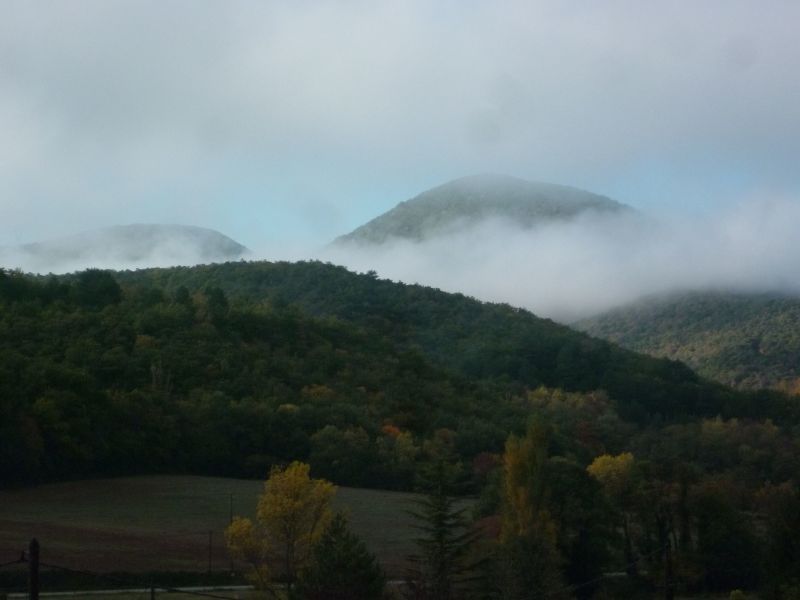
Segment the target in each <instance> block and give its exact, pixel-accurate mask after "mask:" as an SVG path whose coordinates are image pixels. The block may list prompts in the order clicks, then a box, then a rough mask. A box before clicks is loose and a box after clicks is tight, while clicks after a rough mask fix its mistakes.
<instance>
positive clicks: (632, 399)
mask: <svg viewBox="0 0 800 600" xmlns="http://www.w3.org/2000/svg"><path fill="white" fill-rule="evenodd" d="M118 276H119V278H120V280H121V281H123V282H131V283H142V282H148V283H150V284H154V285H156V286H162V287H164V288H166V290H167V291H170V290H175V289H177V288H178V287H180V286H185V287H187V288H189V289H204V288H205V287H206V286H214V287H219V288H220V289H222V290H224V291H225V293H226V294H227V295H228V298H229V299H230V300H231V301H235V300H237V299H238V300H242V301H246V302H267V303H270V304H271V305H273V306H276V305H283V304H286V303H288V304H290V305H294V306H295V307H297V308H298V309H299V310H302V311H303V312H305V313H309V314H311V315H315V316H320V317H334V318H336V319H337V320H340V321H346V322H348V323H351V324H352V325H355V326H356V327H359V328H361V329H364V330H367V331H369V332H370V333H371V334H372V335H377V336H380V337H381V338H383V339H386V340H387V341H390V342H391V343H392V344H394V345H396V346H398V347H401V348H409V349H413V350H415V351H417V352H418V353H417V354H415V356H417V357H420V356H421V357H424V358H425V359H427V360H429V361H432V362H433V363H435V364H437V365H439V366H441V367H444V368H446V369H448V370H451V371H455V372H458V373H459V374H461V375H462V376H465V377H468V378H470V379H473V380H475V379H478V380H482V381H485V382H487V383H488V382H491V384H492V385H501V386H502V387H503V388H504V389H505V390H508V388H509V386H512V389H513V387H514V386H515V387H516V389H520V388H522V387H528V388H532V387H538V386H540V385H544V386H547V387H553V388H563V389H565V390H572V391H593V390H598V389H602V390H605V391H606V392H607V393H608V394H609V395H610V396H611V397H612V398H613V399H614V400H615V401H616V402H617V406H618V411H619V413H620V415H621V416H623V417H624V418H626V419H630V420H636V421H638V422H646V421H648V420H650V419H652V418H654V417H656V418H663V419H682V418H687V417H691V416H715V415H717V414H721V415H724V416H751V417H756V418H758V417H763V416H771V417H773V418H776V419H778V418H780V419H786V418H792V419H797V418H798V417H800V415H798V414H797V407H795V406H787V405H786V404H785V402H784V400H783V398H782V397H781V396H779V395H778V396H775V395H770V394H758V395H751V396H748V395H745V394H740V393H736V392H733V391H731V390H729V389H727V388H725V387H723V386H721V385H718V384H715V383H712V382H709V381H706V380H703V379H702V378H700V377H698V376H697V375H696V374H695V373H693V372H692V371H691V370H690V369H688V368H687V367H686V366H685V365H683V364H681V363H678V362H675V361H671V360H667V359H655V358H649V357H646V356H643V355H641V354H637V353H635V352H631V351H628V350H624V349H622V348H619V347H618V346H615V345H613V344H610V343H608V342H605V341H602V340H598V339H594V338H591V337H589V336H587V335H584V334H581V333H578V332H576V331H573V330H572V329H569V328H568V327H565V326H562V325H558V324H556V323H554V322H552V321H550V320H547V319H539V318H537V317H535V316H534V315H532V314H531V313H529V312H527V311H525V310H521V309H518V308H513V307H511V306H507V305H500V304H488V303H482V302H478V301H476V300H474V299H472V298H468V297H465V296H463V295H460V294H447V293H444V292H441V291H439V290H435V289H432V288H426V287H422V286H416V285H404V284H399V283H393V282H391V281H387V280H380V279H376V278H375V277H372V276H369V275H356V274H354V273H351V272H349V271H347V270H346V269H344V268H343V267H336V266H333V265H330V264H322V263H314V262H311V263H268V262H258V263H229V264H225V265H207V266H200V267H192V268H172V269H150V270H143V271H136V272H126V273H120V274H119V275H118ZM420 353H421V354H420ZM498 443H502V438H501V440H499V441H498Z"/></svg>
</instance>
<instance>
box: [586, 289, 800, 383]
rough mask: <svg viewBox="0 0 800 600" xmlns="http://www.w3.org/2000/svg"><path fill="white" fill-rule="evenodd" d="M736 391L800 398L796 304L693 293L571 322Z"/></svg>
mask: <svg viewBox="0 0 800 600" xmlns="http://www.w3.org/2000/svg"><path fill="white" fill-rule="evenodd" d="M576 326H577V327H579V328H580V329H582V330H584V331H586V332H588V333H590V334H591V335H594V336H597V337H601V338H605V339H608V340H610V341H613V342H615V343H618V344H620V345H622V346H625V347H626V348H630V349H631V350H635V351H637V352H646V353H647V354H650V355H652V356H658V357H665V358H670V359H674V360H680V361H683V362H685V363H686V364H688V365H689V366H691V367H692V368H693V369H696V370H697V372H698V373H700V374H702V375H704V376H706V377H709V378H712V379H715V380H717V381H720V382H722V383H725V384H727V385H733V386H737V387H742V388H759V387H777V388H782V389H788V390H793V391H796V392H800V298H798V297H792V296H787V295H783V294H767V293H762V294H744V293H725V292H702V293H701V292H694V293H684V294H679V295H671V296H666V297H655V298H648V299H644V300H640V301H639V302H636V303H634V304H632V305H629V306H624V307H619V308H616V309H614V310H612V311H609V312H607V313H604V314H602V315H599V316H597V317H594V318H591V319H587V320H584V321H581V322H579V323H577V324H576Z"/></svg>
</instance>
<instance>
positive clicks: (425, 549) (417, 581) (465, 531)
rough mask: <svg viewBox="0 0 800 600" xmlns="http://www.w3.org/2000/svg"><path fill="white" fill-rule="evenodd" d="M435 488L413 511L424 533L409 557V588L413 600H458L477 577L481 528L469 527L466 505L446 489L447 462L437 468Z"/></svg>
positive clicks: (407, 582)
mask: <svg viewBox="0 0 800 600" xmlns="http://www.w3.org/2000/svg"><path fill="white" fill-rule="evenodd" d="M436 479H437V481H436V483H435V486H434V489H433V491H432V492H431V493H430V494H428V495H427V496H426V497H425V498H423V499H421V500H419V501H418V503H417V504H418V510H417V511H413V512H412V513H411V515H412V516H414V517H415V518H416V519H417V521H418V522H419V525H417V526H416V527H417V529H419V530H420V531H421V532H422V533H423V534H424V535H423V537H420V538H418V539H416V540H415V543H416V545H417V548H418V550H419V552H418V553H417V554H414V555H412V556H409V557H408V560H409V562H410V563H411V565H412V566H411V569H410V570H409V572H408V574H407V577H406V592H407V596H408V597H409V598H413V599H414V600H455V599H457V598H466V597H468V596H469V591H470V589H471V588H473V587H474V586H475V584H476V583H477V582H476V579H477V575H476V572H477V568H478V566H479V561H476V560H475V558H474V556H473V554H474V548H475V544H476V542H477V541H478V538H479V537H480V532H479V531H477V530H476V529H474V528H472V527H470V525H469V522H468V520H467V517H466V512H467V508H458V506H457V502H456V500H455V499H454V498H453V497H452V496H449V495H448V494H447V493H446V489H445V488H446V484H445V469H444V465H443V464H440V465H438V468H437V469H436Z"/></svg>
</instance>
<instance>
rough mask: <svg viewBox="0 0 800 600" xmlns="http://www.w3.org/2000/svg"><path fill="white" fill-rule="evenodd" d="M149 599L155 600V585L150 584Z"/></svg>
mask: <svg viewBox="0 0 800 600" xmlns="http://www.w3.org/2000/svg"><path fill="white" fill-rule="evenodd" d="M150 600H156V588H155V586H150Z"/></svg>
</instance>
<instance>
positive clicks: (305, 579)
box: [292, 513, 386, 600]
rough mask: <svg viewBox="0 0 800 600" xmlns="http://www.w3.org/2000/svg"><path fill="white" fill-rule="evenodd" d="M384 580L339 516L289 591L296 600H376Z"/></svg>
mask: <svg viewBox="0 0 800 600" xmlns="http://www.w3.org/2000/svg"><path fill="white" fill-rule="evenodd" d="M385 586H386V577H385V576H384V574H383V571H382V570H381V567H380V565H379V564H378V561H377V560H376V558H375V556H373V555H372V554H371V553H370V552H369V551H368V550H367V547H366V546H365V545H364V542H363V541H362V540H361V539H360V538H358V536H356V535H355V534H354V533H353V532H352V531H350V529H349V528H348V526H347V519H345V517H344V516H343V515H342V514H341V513H338V514H336V515H335V516H334V518H333V521H331V524H330V525H329V526H328V529H327V530H326V531H325V534H324V535H323V536H322V538H321V539H320V541H319V542H318V544H317V546H316V547H315V548H314V551H313V554H312V557H311V564H310V565H309V567H308V568H307V569H305V570H304V571H303V572H302V574H301V575H300V579H299V581H298V583H297V585H296V586H295V588H294V589H293V591H292V597H293V598H297V599H298V600H300V599H302V600H377V599H379V598H381V597H383V593H384V588H385Z"/></svg>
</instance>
